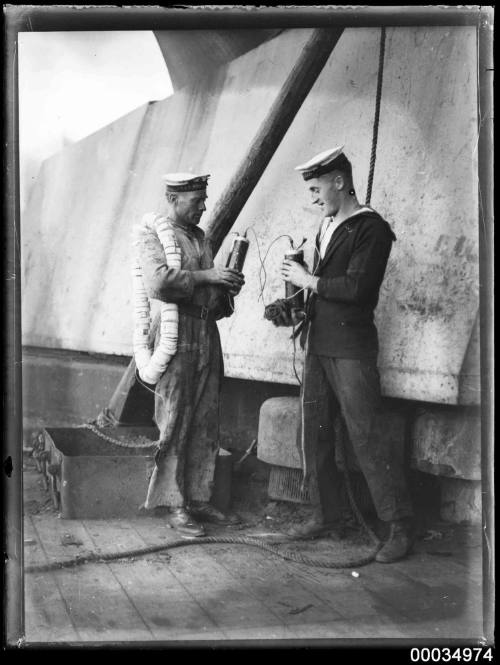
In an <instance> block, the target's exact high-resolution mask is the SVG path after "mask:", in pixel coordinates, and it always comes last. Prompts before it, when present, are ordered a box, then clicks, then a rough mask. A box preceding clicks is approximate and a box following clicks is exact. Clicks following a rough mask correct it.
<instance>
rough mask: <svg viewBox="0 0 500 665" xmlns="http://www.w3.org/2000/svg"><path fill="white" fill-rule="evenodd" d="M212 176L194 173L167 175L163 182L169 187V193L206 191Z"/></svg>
mask: <svg viewBox="0 0 500 665" xmlns="http://www.w3.org/2000/svg"><path fill="white" fill-rule="evenodd" d="M209 178H210V175H208V174H206V175H196V174H194V173H166V174H165V175H164V176H163V177H162V180H164V182H165V183H166V185H167V192H195V191H197V190H199V189H205V188H206V186H207V181H208V179H209Z"/></svg>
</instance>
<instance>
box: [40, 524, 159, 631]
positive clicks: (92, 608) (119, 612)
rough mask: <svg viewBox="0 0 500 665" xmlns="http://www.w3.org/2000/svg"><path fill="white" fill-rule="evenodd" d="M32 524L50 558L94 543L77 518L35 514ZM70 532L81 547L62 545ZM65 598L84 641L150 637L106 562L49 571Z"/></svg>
mask: <svg viewBox="0 0 500 665" xmlns="http://www.w3.org/2000/svg"><path fill="white" fill-rule="evenodd" d="M33 524H34V526H35V529H36V531H37V533H38V536H39V538H40V540H41V543H42V546H43V548H44V550H45V553H46V555H47V557H48V559H49V561H55V560H63V559H67V558H68V557H70V558H71V557H74V556H75V555H76V554H77V553H78V554H83V553H84V552H85V551H92V550H93V548H94V543H93V542H92V540H91V539H90V538H89V536H88V534H87V532H86V530H85V528H84V526H83V524H82V523H81V522H80V521H78V520H58V519H54V518H53V517H52V518H51V517H50V516H43V515H35V516H34V517H33ZM66 534H71V535H72V536H73V537H75V538H77V539H79V540H80V541H81V542H82V543H83V546H82V547H77V546H75V545H71V546H68V547H64V546H63V545H62V544H61V538H62V537H63V536H65V535H66ZM52 578H53V579H54V580H55V582H56V584H57V585H58V587H59V590H60V592H61V595H62V596H63V598H64V599H65V601H66V604H67V607H68V610H69V613H70V615H71V618H72V620H73V623H74V625H75V627H76V629H77V631H78V633H79V635H80V637H81V639H82V640H84V641H94V642H119V641H145V640H150V639H151V637H152V633H151V631H150V630H149V628H148V627H147V625H146V624H144V621H143V619H142V617H141V616H140V614H139V613H138V612H137V611H136V609H135V608H134V606H133V605H132V603H131V602H130V600H129V599H128V597H127V596H126V595H125V593H124V592H123V589H122V587H121V586H120V584H119V583H118V582H117V581H116V579H115V577H114V575H113V574H112V572H111V571H110V570H109V568H108V567H107V565H106V564H102V563H95V564H85V565H81V566H77V567H75V568H68V569H62V570H59V571H57V572H55V573H52Z"/></svg>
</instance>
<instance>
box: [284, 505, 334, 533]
mask: <svg viewBox="0 0 500 665" xmlns="http://www.w3.org/2000/svg"><path fill="white" fill-rule="evenodd" d="M341 527H342V522H341V520H340V519H336V520H331V521H328V522H327V521H326V520H325V518H324V516H323V511H322V509H321V508H320V507H318V508H315V510H314V512H313V514H312V516H311V517H310V518H309V519H308V520H307V522H305V523H304V524H297V525H295V526H293V527H292V528H291V529H289V530H288V531H287V535H288V536H289V537H290V538H294V539H295V540H308V539H311V540H312V539H314V538H319V537H320V536H323V535H325V534H327V533H330V532H331V531H335V532H336V534H335V535H340V536H341V534H339V530H340V529H341Z"/></svg>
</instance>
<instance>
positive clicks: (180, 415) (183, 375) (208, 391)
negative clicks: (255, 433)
mask: <svg viewBox="0 0 500 665" xmlns="http://www.w3.org/2000/svg"><path fill="white" fill-rule="evenodd" d="M208 178H209V176H208V175H201V176H195V175H193V174H186V173H174V174H168V175H167V176H165V177H164V180H165V181H166V197H165V210H164V211H162V212H161V214H162V215H164V216H165V217H166V218H167V222H168V224H169V226H170V228H171V229H172V230H173V231H174V233H175V239H176V242H177V244H178V246H179V248H180V251H181V256H182V262H181V268H180V269H175V268H172V267H169V266H168V265H167V263H166V258H165V253H164V251H163V248H162V245H161V243H160V240H159V238H158V236H157V235H156V233H154V232H153V231H151V230H150V229H147V228H145V229H144V232H143V233H142V236H141V240H140V244H139V256H140V259H141V264H142V270H143V280H144V284H145V287H146V291H147V293H148V296H149V297H150V298H155V299H158V300H161V301H164V302H170V303H176V304H177V305H178V310H179V327H178V342H177V352H176V353H175V355H174V357H173V358H172V360H171V361H170V363H169V365H168V367H167V370H166V371H165V373H164V374H163V376H162V377H161V378H160V380H159V382H158V383H157V384H156V386H155V388H154V390H155V422H156V425H157V426H158V428H159V430H160V437H159V442H158V452H157V454H156V458H155V462H156V465H155V468H154V471H153V474H152V476H151V479H150V483H149V489H148V494H147V499H146V503H145V508H149V509H152V508H155V507H163V508H168V510H169V512H168V514H167V520H168V522H169V524H170V525H171V526H172V527H173V528H175V529H176V530H177V531H179V532H181V533H183V534H186V535H189V536H201V535H203V534H204V529H203V527H202V525H201V524H199V523H198V522H197V521H196V519H198V520H199V521H200V522H203V521H215V522H219V523H228V522H230V521H231V520H229V519H228V518H227V516H224V515H223V514H221V513H220V512H219V511H218V510H216V509H215V508H214V507H213V506H212V505H211V504H210V498H211V494H212V488H213V479H214V471H215V462H216V458H217V454H218V450H219V395H220V387H221V380H222V376H223V363H222V351H221V344H220V338H219V332H218V329H217V324H216V321H217V320H218V319H220V318H222V317H225V316H230V315H231V314H232V311H233V306H232V305H233V301H232V298H233V296H235V295H236V294H237V293H239V291H240V289H241V287H242V285H243V282H244V279H243V275H242V274H241V273H240V272H238V271H236V270H232V269H228V268H220V267H214V263H213V258H212V250H211V246H210V243H209V242H208V241H207V240H206V238H205V234H204V232H203V231H202V230H201V229H200V228H198V224H199V222H200V219H201V216H202V214H203V212H204V211H205V210H206V207H205V200H206V198H207V180H208ZM159 334H160V331H159V330H158V334H157V337H156V343H158V340H159Z"/></svg>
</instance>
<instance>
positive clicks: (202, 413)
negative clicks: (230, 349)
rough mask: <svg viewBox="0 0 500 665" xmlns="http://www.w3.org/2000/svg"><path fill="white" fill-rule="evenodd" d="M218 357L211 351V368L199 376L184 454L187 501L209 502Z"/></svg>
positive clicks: (215, 437) (215, 438) (216, 433)
mask: <svg viewBox="0 0 500 665" xmlns="http://www.w3.org/2000/svg"><path fill="white" fill-rule="evenodd" d="M221 375H222V372H221V357H220V354H219V353H218V352H216V351H215V350H214V353H213V354H212V356H211V360H210V365H209V366H207V367H205V368H203V370H202V371H201V372H200V373H199V374H198V377H199V378H198V386H197V394H196V397H195V407H194V409H193V420H192V424H191V430H190V433H189V442H188V447H187V452H186V470H185V483H186V485H185V489H186V497H187V500H188V502H202V503H208V502H209V501H210V499H211V496H212V491H213V482H214V475H215V464H216V461H217V455H218V452H219V422H220V418H219V400H220V383H221Z"/></svg>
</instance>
